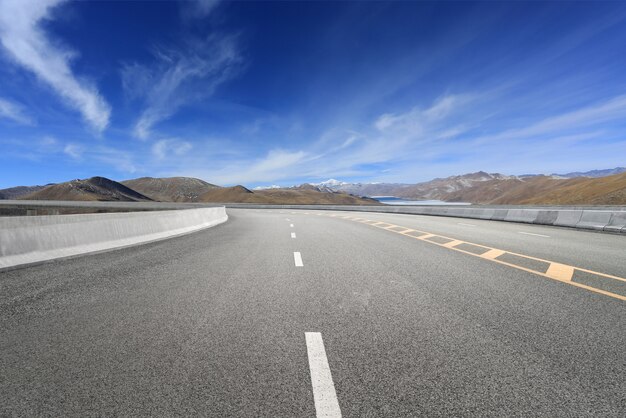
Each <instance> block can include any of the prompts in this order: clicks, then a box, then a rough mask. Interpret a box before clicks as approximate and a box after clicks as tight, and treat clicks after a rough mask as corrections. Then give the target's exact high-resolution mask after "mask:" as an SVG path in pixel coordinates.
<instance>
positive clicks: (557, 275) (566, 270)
mask: <svg viewBox="0 0 626 418" xmlns="http://www.w3.org/2000/svg"><path fill="white" fill-rule="evenodd" d="M546 276H548V277H550V278H552V279H555V280H561V281H564V282H569V281H571V280H572V277H573V276H574V267H572V266H567V265H565V264H559V263H552V264H550V267H548V271H546Z"/></svg>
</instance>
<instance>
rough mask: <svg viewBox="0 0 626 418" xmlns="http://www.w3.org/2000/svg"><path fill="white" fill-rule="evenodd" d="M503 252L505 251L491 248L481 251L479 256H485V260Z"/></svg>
mask: <svg viewBox="0 0 626 418" xmlns="http://www.w3.org/2000/svg"><path fill="white" fill-rule="evenodd" d="M504 253H506V251H502V250H496V249H491V250H489V251H487V252H486V253H482V254H481V255H480V256H481V257H482V258H486V259H487V260H495V259H496V258H497V257H500V256H501V255H502V254H504Z"/></svg>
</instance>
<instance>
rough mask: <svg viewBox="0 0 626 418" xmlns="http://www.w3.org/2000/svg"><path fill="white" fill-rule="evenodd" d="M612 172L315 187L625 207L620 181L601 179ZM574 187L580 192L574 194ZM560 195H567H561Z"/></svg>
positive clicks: (462, 199) (415, 196) (497, 201)
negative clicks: (562, 191)
mask: <svg viewBox="0 0 626 418" xmlns="http://www.w3.org/2000/svg"><path fill="white" fill-rule="evenodd" d="M613 172H617V173H620V172H621V173H626V169H624V168H620V167H618V168H615V169H610V170H594V171H588V172H584V173H568V174H553V175H549V176H546V175H541V174H540V175H523V176H509V175H505V174H500V173H487V172H484V171H479V172H476V173H468V174H463V175H458V176H451V177H446V178H437V179H434V180H431V181H427V182H423V183H417V184H399V183H346V182H340V181H337V180H333V181H332V182H329V183H327V182H322V183H319V184H324V183H327V184H329V186H327V187H329V188H330V189H332V190H335V191H338V190H341V191H346V192H348V193H353V194H356V195H364V196H395V197H400V198H404V199H410V200H441V201H446V202H469V203H474V204H531V203H532V204H589V205H593V204H598V205H600V204H606V205H620V204H626V200H620V199H621V198H622V197H621V196H622V192H621V191H620V190H621V189H620V185H621V180H620V178H619V177H616V176H615V175H603V174H605V173H613ZM619 175H620V174H617V176H619ZM579 187H580V188H581V190H577V189H578V188H579ZM582 189H584V191H583V190H582ZM592 189H593V190H596V191H597V192H594V191H593V190H592ZM560 190H567V193H561V192H560ZM620 202H621V203H620Z"/></svg>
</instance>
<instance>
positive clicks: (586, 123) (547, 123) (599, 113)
mask: <svg viewBox="0 0 626 418" xmlns="http://www.w3.org/2000/svg"><path fill="white" fill-rule="evenodd" d="M625 118H626V95H621V96H616V97H614V98H612V99H610V100H607V101H605V102H603V103H597V104H595V105H591V106H587V107H583V108H580V109H577V110H574V111H571V112H566V113H563V114H560V115H557V116H552V117H549V118H546V119H543V120H542V121H539V122H536V123H533V124H531V125H530V126H527V127H524V128H514V129H507V130H505V131H502V132H500V133H497V134H494V135H488V136H484V137H480V138H478V142H480V143H485V142H499V141H506V140H513V139H520V138H533V137H537V136H540V135H555V134H556V135H561V134H562V133H563V132H568V131H571V130H579V129H581V128H587V127H590V126H595V125H598V124H603V123H606V122H608V121H614V120H624V119H625Z"/></svg>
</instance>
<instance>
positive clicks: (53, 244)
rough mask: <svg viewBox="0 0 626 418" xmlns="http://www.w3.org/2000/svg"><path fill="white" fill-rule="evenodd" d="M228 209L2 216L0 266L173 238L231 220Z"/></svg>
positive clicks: (6, 266)
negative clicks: (227, 213) (227, 212)
mask: <svg viewBox="0 0 626 418" xmlns="http://www.w3.org/2000/svg"><path fill="white" fill-rule="evenodd" d="M227 219H228V216H227V215H226V210H225V208H224V207H212V208H202V209H186V210H166V211H158V212H130V213H103V214H85V215H57V216H54V215H53V216H16V217H3V218H0V269H5V268H10V267H14V266H18V265H24V264H32V263H38V262H42V261H46V260H52V259H55V258H64V257H71V256H75V255H79V254H85V253H91V252H97V251H104V250H109V249H113V248H119V247H125V246H129V245H135V244H140V243H145V242H150V241H156V240H160V239H164V238H169V237H172V236H176V235H181V234H186V233H189V232H194V231H198V230H200V229H204V228H209V227H211V226H214V225H218V224H220V223H223V222H226V220H227Z"/></svg>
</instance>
